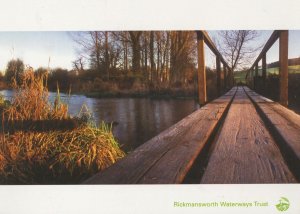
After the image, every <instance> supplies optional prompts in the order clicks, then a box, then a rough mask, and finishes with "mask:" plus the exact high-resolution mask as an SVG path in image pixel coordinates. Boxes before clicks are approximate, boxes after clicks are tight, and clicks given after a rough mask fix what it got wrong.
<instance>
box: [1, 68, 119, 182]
mask: <svg viewBox="0 0 300 214" xmlns="http://www.w3.org/2000/svg"><path fill="white" fill-rule="evenodd" d="M46 81H47V77H46V76H36V75H35V74H34V72H33V70H32V69H28V70H26V72H25V73H24V76H23V79H22V82H21V85H19V86H17V85H15V93H14V96H13V98H12V101H11V103H10V104H5V105H4V103H5V102H0V105H1V108H0V109H1V111H2V126H4V124H5V123H4V121H18V122H20V121H32V123H34V122H35V121H39V120H43V121H44V120H46V121H47V120H49V121H51V120H64V119H74V120H76V121H81V122H80V123H79V124H78V126H77V127H76V128H73V129H70V130H55V131H53V130H49V131H28V130H27V131H24V130H17V131H14V132H9V131H4V128H3V127H2V128H3V129H1V130H3V131H2V133H1V134H0V183H2V184H74V183H80V182H82V181H83V180H85V179H87V178H88V177H89V176H91V175H93V174H94V173H96V172H98V171H100V170H103V169H105V168H106V167H108V166H110V165H111V164H113V163H114V162H116V161H117V160H118V159H119V158H122V157H123V156H124V152H123V151H122V150H121V149H120V147H119V144H118V143H117V142H116V140H115V138H114V136H113V134H112V129H111V127H109V125H107V124H105V123H102V124H100V126H98V127H97V126H95V124H94V123H90V122H86V120H85V119H82V118H81V117H83V116H82V115H81V116H79V118H71V116H70V115H69V114H68V106H67V105H66V104H63V103H62V102H61V101H60V99H59V91H58V96H57V99H56V100H55V101H54V103H53V104H51V103H49V101H48V98H49V93H48V90H47V88H46V87H45V83H46ZM82 121H83V122H82Z"/></svg>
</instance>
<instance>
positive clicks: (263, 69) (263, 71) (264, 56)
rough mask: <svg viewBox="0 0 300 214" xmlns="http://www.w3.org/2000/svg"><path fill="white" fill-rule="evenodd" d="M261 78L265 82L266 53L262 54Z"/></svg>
mask: <svg viewBox="0 0 300 214" xmlns="http://www.w3.org/2000/svg"><path fill="white" fill-rule="evenodd" d="M261 65H262V79H263V82H264V83H265V80H266V77H267V54H266V53H264V54H263V56H262V63H261Z"/></svg>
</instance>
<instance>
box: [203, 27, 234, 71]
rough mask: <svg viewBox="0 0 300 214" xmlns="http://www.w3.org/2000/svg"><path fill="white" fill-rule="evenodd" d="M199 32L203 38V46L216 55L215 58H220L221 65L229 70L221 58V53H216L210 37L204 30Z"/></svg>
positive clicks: (216, 50)
mask: <svg viewBox="0 0 300 214" xmlns="http://www.w3.org/2000/svg"><path fill="white" fill-rule="evenodd" d="M201 32H202V33H203V36H204V41H205V44H206V45H207V46H208V47H209V49H210V50H211V51H212V52H213V53H214V54H215V55H216V57H219V58H220V61H221V62H222V63H223V65H225V66H226V67H227V68H228V69H229V68H230V67H229V66H228V64H227V62H226V61H225V60H224V58H223V56H222V55H221V53H220V52H219V51H218V49H217V48H216V46H215V44H214V43H213V41H212V40H211V38H210V36H209V35H208V33H207V32H206V31H205V30H201Z"/></svg>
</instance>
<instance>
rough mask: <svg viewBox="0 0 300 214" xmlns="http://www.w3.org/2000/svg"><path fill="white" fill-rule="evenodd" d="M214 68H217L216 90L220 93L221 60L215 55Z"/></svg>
mask: <svg viewBox="0 0 300 214" xmlns="http://www.w3.org/2000/svg"><path fill="white" fill-rule="evenodd" d="M216 70H217V92H218V95H219V96H220V95H221V61H220V57H218V56H217V57H216Z"/></svg>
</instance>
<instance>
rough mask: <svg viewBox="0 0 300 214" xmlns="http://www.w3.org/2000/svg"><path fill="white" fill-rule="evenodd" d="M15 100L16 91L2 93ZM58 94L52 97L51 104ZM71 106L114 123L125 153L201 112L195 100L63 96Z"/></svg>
mask: <svg viewBox="0 0 300 214" xmlns="http://www.w3.org/2000/svg"><path fill="white" fill-rule="evenodd" d="M0 94H2V95H3V96H4V97H5V98H6V99H9V100H10V99H11V98H12V96H13V91H11V90H3V91H0ZM55 96H56V94H55V93H50V96H49V100H50V102H51V101H53V100H54V99H55ZM60 96H61V99H62V100H63V101H65V102H67V103H68V104H69V113H70V114H71V115H73V116H75V115H76V114H78V113H79V112H80V109H81V107H82V105H83V104H85V105H86V106H87V107H88V109H89V110H90V111H91V112H92V113H93V117H94V119H95V121H96V123H98V124H99V122H101V121H105V122H107V123H112V122H114V126H113V133H114V136H115V137H116V139H117V141H118V142H119V144H120V145H121V147H122V149H124V150H125V151H127V152H128V151H131V150H133V149H135V148H136V147H138V146H139V145H141V144H143V143H145V142H146V141H147V140H149V139H151V138H152V137H154V136H156V135H157V134H159V133H160V132H162V131H163V130H165V129H167V128H168V127H170V126H171V125H173V124H175V123H176V122H178V121H179V120H181V119H182V118H184V117H185V116H187V115H189V114H190V113H192V112H193V111H195V110H196V109H197V108H198V105H197V103H196V102H195V101H194V100H193V99H151V98H105V99H95V98H87V97H86V96H83V95H71V96H70V97H69V96H68V95H66V94H64V93H61V94H60Z"/></svg>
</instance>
